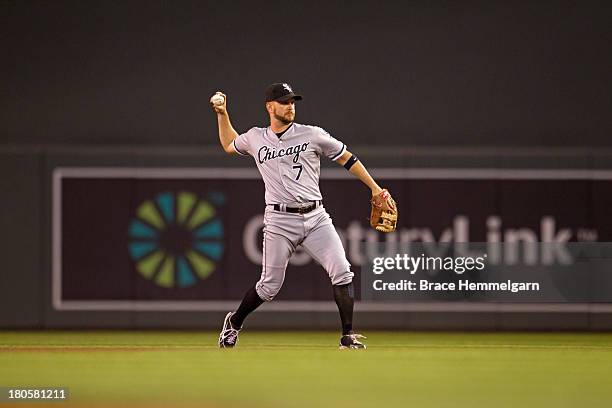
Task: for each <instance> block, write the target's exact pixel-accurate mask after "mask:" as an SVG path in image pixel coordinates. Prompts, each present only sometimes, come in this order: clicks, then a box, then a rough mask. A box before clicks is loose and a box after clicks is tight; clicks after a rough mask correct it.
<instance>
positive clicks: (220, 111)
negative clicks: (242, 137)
mask: <svg viewBox="0 0 612 408" xmlns="http://www.w3.org/2000/svg"><path fill="white" fill-rule="evenodd" d="M215 95H220V96H222V97H223V104H221V105H215V104H213V103H212V102H211V106H212V108H213V110H214V111H215V113H216V114H217V124H218V126H219V143H221V147H223V150H225V152H226V153H228V154H238V152H237V151H236V148H235V147H234V143H233V142H234V139H236V138H237V137H238V132H236V130H235V129H234V127H233V126H232V122H231V121H230V118H229V114H228V113H227V96H226V95H225V94H223V93H222V92H216V93H215Z"/></svg>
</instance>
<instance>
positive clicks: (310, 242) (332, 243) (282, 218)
mask: <svg viewBox="0 0 612 408" xmlns="http://www.w3.org/2000/svg"><path fill="white" fill-rule="evenodd" d="M233 143H234V148H235V149H236V151H237V152H238V153H239V154H242V155H251V156H253V158H254V160H255V163H256V164H257V168H258V169H259V172H260V173H261V176H262V178H263V181H264V184H265V189H266V193H265V200H266V210H265V216H264V238H263V263H262V272H261V278H260V279H259V281H258V282H257V284H256V285H255V289H256V291H257V294H258V295H259V297H260V298H261V299H263V300H266V301H270V300H272V299H273V298H274V296H276V294H277V293H278V292H279V290H280V288H281V286H282V284H283V280H284V278H285V270H286V268H287V263H288V261H289V258H290V257H291V254H292V253H293V251H295V249H296V248H297V247H298V246H299V245H301V246H302V247H303V248H304V250H305V251H306V252H307V253H309V254H310V255H311V256H312V257H313V259H315V260H316V261H317V262H318V263H320V264H321V265H322V266H323V268H325V270H326V271H327V273H328V275H329V277H330V279H331V282H332V284H333V285H344V284H348V283H350V282H351V281H352V279H353V273H352V272H351V270H350V264H349V262H348V260H347V259H346V255H345V253H344V248H343V247H342V242H341V241H340V237H338V234H337V232H336V230H335V228H334V226H333V225H332V221H331V218H330V216H329V214H328V213H327V212H326V211H325V208H324V207H323V206H322V203H321V200H322V196H321V192H320V190H319V175H320V172H321V162H320V157H321V156H322V155H324V156H327V157H329V158H330V159H331V160H337V159H338V158H339V157H340V156H342V154H343V153H344V152H345V151H346V146H345V145H344V144H343V143H342V142H340V141H338V140H336V139H335V138H333V137H332V136H330V134H329V133H327V132H326V131H325V130H323V129H321V128H319V127H316V126H308V125H301V124H297V123H293V124H291V126H290V127H289V128H288V129H287V131H285V133H283V134H282V136H281V137H280V138H279V137H278V136H277V135H276V134H275V133H274V132H273V131H272V130H271V129H270V128H269V127H268V128H257V127H254V128H252V129H250V130H249V131H248V132H246V133H243V134H241V135H240V136H238V137H237V138H236V139H235V140H234V142H233ZM313 205H314V207H315V208H314V209H313V210H311V211H309V212H306V213H303V214H300V213H291V212H287V208H289V209H291V208H302V207H309V206H313Z"/></svg>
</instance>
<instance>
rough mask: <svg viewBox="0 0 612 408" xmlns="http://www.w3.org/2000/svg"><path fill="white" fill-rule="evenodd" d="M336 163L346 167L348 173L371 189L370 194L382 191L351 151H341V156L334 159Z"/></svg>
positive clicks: (373, 194)
mask: <svg viewBox="0 0 612 408" xmlns="http://www.w3.org/2000/svg"><path fill="white" fill-rule="evenodd" d="M336 163H338V164H339V165H341V166H344V167H345V168H346V167H348V171H349V173H351V174H352V175H354V176H355V177H357V178H358V179H359V180H361V182H362V183H363V184H365V185H366V186H368V187H369V188H370V190H372V196H375V195H378V194H380V192H381V191H382V188H381V187H380V186H379V185H378V184H377V183H376V181H374V179H373V178H372V176H370V173H368V170H367V169H366V168H365V166H364V165H363V164H362V163H361V161H360V160H359V159H357V156H354V155H353V153H351V152H349V151H348V150H346V151H345V152H344V153H342V156H340V157H339V158H338V159H337V160H336Z"/></svg>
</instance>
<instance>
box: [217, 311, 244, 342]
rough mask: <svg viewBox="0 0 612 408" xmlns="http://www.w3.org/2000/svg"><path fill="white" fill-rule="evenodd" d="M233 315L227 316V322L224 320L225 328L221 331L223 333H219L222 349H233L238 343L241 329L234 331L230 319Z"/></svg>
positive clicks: (230, 313) (231, 313)
mask: <svg viewBox="0 0 612 408" xmlns="http://www.w3.org/2000/svg"><path fill="white" fill-rule="evenodd" d="M233 314H234V313H233V312H229V313H228V314H226V315H225V320H223V328H222V329H221V333H219V347H220V348H232V347H234V346H235V345H236V343H238V334H239V333H240V329H234V327H233V326H232V323H231V322H230V317H232V315H233Z"/></svg>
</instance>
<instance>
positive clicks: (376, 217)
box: [370, 189, 397, 232]
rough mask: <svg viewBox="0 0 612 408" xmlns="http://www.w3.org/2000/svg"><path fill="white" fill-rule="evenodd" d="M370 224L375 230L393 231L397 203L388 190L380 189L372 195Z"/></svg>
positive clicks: (395, 221)
mask: <svg viewBox="0 0 612 408" xmlns="http://www.w3.org/2000/svg"><path fill="white" fill-rule="evenodd" d="M370 225H371V226H372V228H375V229H376V230H377V231H381V232H393V231H395V227H396V225H397V205H395V201H394V200H393V197H391V193H389V191H387V190H386V189H385V190H382V191H381V192H380V193H379V194H377V195H375V196H373V197H372V212H371V213H370Z"/></svg>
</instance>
